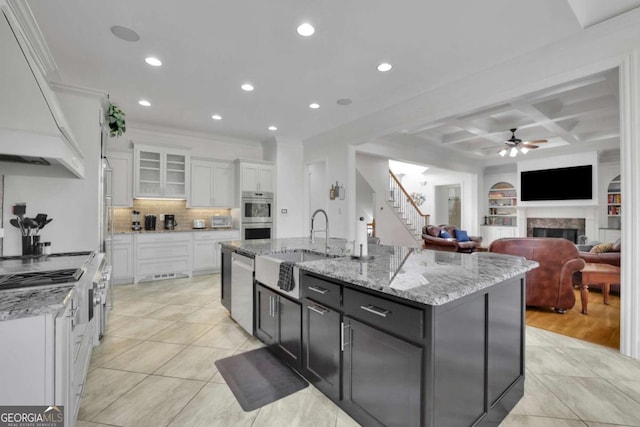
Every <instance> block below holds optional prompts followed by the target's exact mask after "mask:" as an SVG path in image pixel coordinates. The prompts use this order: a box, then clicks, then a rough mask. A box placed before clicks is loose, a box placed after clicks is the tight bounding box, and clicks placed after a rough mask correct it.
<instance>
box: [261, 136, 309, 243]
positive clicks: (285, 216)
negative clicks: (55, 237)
mask: <svg viewBox="0 0 640 427" xmlns="http://www.w3.org/2000/svg"><path fill="white" fill-rule="evenodd" d="M302 151H303V150H302V144H301V143H300V142H295V141H294V142H289V141H286V142H285V141H280V140H278V141H277V143H276V142H275V141H274V142H272V143H270V144H267V146H265V159H266V160H273V158H274V157H275V164H276V212H275V213H274V216H275V222H276V237H277V238H285V237H301V236H306V235H307V233H308V230H305V224H306V221H304V219H305V218H304V212H305V205H304V202H303V193H304V161H303V153H302ZM267 156H270V157H269V158H267ZM283 209H285V210H286V213H283V212H282V210H283Z"/></svg>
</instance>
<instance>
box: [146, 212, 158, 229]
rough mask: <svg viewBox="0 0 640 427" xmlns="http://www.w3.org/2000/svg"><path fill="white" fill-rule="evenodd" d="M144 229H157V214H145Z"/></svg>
mask: <svg viewBox="0 0 640 427" xmlns="http://www.w3.org/2000/svg"><path fill="white" fill-rule="evenodd" d="M144 229H145V230H155V229H156V216H155V215H145V216H144Z"/></svg>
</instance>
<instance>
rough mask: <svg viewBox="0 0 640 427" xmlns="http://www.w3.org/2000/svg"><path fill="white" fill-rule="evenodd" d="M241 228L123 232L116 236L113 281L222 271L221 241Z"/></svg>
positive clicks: (236, 236)
mask: <svg viewBox="0 0 640 427" xmlns="http://www.w3.org/2000/svg"><path fill="white" fill-rule="evenodd" d="M239 239H240V230H223V231H214V230H211V231H209V230H207V231H184V232H183V231H172V232H166V233H158V232H156V233H153V232H151V233H122V234H116V235H114V236H113V252H112V258H111V260H112V268H113V270H112V271H113V272H112V275H113V283H114V284H124V283H138V282H140V281H146V280H159V279H171V278H174V277H184V276H186V277H191V276H193V275H194V274H209V273H217V272H219V271H220V242H223V241H226V240H239Z"/></svg>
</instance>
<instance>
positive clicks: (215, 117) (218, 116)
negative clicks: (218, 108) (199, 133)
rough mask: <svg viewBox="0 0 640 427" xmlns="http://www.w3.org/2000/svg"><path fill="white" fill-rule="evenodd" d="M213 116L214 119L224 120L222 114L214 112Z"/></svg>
mask: <svg viewBox="0 0 640 427" xmlns="http://www.w3.org/2000/svg"><path fill="white" fill-rule="evenodd" d="M211 118H212V119H213V120H222V116H221V115H220V114H214V115H213V116H211Z"/></svg>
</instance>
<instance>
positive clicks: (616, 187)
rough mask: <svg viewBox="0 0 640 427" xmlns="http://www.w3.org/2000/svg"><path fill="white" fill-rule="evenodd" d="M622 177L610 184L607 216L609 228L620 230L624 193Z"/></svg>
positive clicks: (614, 179) (617, 177) (616, 178)
mask: <svg viewBox="0 0 640 427" xmlns="http://www.w3.org/2000/svg"><path fill="white" fill-rule="evenodd" d="M620 184H621V182H620V175H618V176H616V177H615V178H613V179H612V180H611V181H610V182H609V186H608V187H607V216H608V217H609V228H620V217H621V215H622V193H621V191H620V190H621V189H620Z"/></svg>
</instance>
